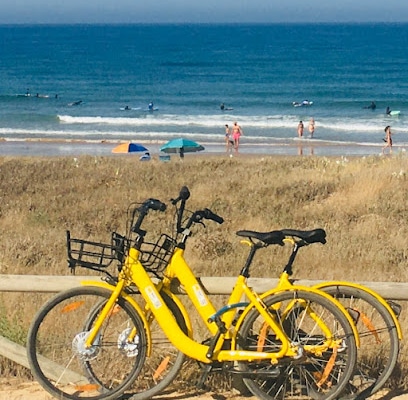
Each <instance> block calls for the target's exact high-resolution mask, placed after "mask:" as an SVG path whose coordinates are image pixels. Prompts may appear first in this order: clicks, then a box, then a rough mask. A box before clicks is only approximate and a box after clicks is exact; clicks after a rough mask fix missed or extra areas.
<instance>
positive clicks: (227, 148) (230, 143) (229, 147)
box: [225, 124, 234, 155]
mask: <svg viewBox="0 0 408 400" xmlns="http://www.w3.org/2000/svg"><path fill="white" fill-rule="evenodd" d="M233 147H234V140H233V139H232V136H231V129H230V127H229V126H228V124H225V151H226V152H227V154H228V153H229V154H231V155H232V149H233Z"/></svg>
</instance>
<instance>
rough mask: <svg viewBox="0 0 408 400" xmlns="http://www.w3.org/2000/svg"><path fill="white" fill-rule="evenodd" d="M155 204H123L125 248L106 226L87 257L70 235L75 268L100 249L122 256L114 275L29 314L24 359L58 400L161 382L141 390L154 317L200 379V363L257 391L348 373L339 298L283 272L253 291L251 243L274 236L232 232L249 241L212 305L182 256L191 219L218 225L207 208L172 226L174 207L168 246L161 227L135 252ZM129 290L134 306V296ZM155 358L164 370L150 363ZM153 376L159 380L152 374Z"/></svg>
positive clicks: (349, 337)
mask: <svg viewBox="0 0 408 400" xmlns="http://www.w3.org/2000/svg"><path fill="white" fill-rule="evenodd" d="M185 193H186V192H185ZM180 197H181V198H180V199H176V200H175V201H174V203H177V201H181V206H180V209H181V210H182V211H184V206H185V201H186V198H185V197H186V194H184V195H183V194H182V192H181V196H180ZM164 209H165V205H164V204H163V203H161V202H160V201H158V200H156V199H148V200H146V201H145V202H144V203H143V204H142V205H141V206H140V207H138V208H137V209H136V213H134V216H136V215H137V218H135V219H136V221H134V220H132V224H131V233H132V234H133V235H134V236H135V238H134V239H132V240H131V243H130V247H129V249H128V250H127V246H126V244H127V243H128V239H126V238H122V237H120V236H118V235H116V236H114V240H113V244H112V245H111V246H110V250H111V253H110V254H109V256H105V251H106V250H109V246H108V245H100V246H101V248H102V250H101V251H100V252H98V257H99V260H98V262H89V261H86V257H87V256H92V255H94V254H95V253H94V252H93V251H88V250H87V245H90V244H92V243H91V242H86V241H80V240H77V239H71V240H70V245H73V244H74V243H77V244H79V248H78V249H77V250H73V249H71V256H72V255H73V254H75V255H76V258H75V257H71V262H72V260H76V261H75V263H77V264H78V265H82V266H85V267H97V266H98V265H99V267H100V266H101V265H103V260H104V259H105V258H108V259H110V260H111V259H112V258H113V257H117V258H118V259H119V260H120V262H122V260H123V257H124V256H125V255H126V258H125V261H124V263H123V266H122V268H121V270H120V273H119V276H118V279H117V281H115V282H111V280H110V282H84V286H81V287H79V288H74V289H71V290H68V291H65V292H62V293H60V294H58V295H56V296H54V297H53V298H52V299H50V300H49V301H48V302H47V303H46V304H45V305H44V306H43V307H42V308H41V309H40V311H39V312H38V313H37V315H36V316H35V318H34V320H33V323H32V325H31V327H30V330H29V334H28V358H29V363H30V367H31V370H32V373H33V375H34V376H35V378H36V379H37V380H38V381H39V382H40V384H41V385H42V386H43V387H44V388H45V389H46V390H47V391H48V392H49V393H51V394H52V395H54V396H55V397H57V398H60V399H77V398H93V399H117V398H118V397H120V395H122V394H123V393H124V392H126V391H127V390H128V389H131V391H132V393H135V396H134V398H137V399H144V398H149V397H151V396H153V395H155V394H158V393H159V392H160V391H162V390H163V389H164V388H165V386H166V385H168V384H169V383H170V382H171V381H170V379H166V380H162V381H161V382H160V383H159V384H158V385H157V386H153V387H146V386H145V385H144V382H143V381H144V375H143V371H144V365H145V362H146V358H149V357H150V356H151V355H152V354H153V353H154V347H155V343H154V341H153V339H152V331H151V329H150V327H151V324H152V322H153V321H154V322H155V323H157V324H158V325H159V326H160V328H161V330H162V331H163V332H164V333H165V335H166V336H167V338H168V339H169V340H170V342H171V343H172V345H173V346H174V347H176V348H177V349H178V350H179V351H180V352H182V353H183V354H185V355H187V356H188V357H190V358H192V359H194V360H197V361H198V362H199V363H200V365H201V366H202V370H203V372H202V377H201V379H200V382H199V383H200V384H201V385H202V384H204V382H205V380H206V378H207V375H208V374H209V373H210V372H224V373H231V374H237V375H239V376H240V377H242V378H243V381H244V383H245V385H246V386H247V387H248V389H249V390H250V391H251V392H252V393H253V394H254V395H255V396H257V397H258V398H260V399H265V400H270V399H286V398H289V399H291V398H293V399H294V398H297V399H299V398H301V399H312V398H313V399H316V398H319V399H329V400H331V399H335V398H337V397H339V396H340V394H341V393H342V392H343V390H344V389H345V387H346V386H347V385H348V384H349V382H350V380H351V378H352V376H353V371H354V367H355V363H356V359H357V344H358V343H357V342H358V333H357V330H356V328H355V326H354V324H353V321H352V319H351V317H350V315H349V314H348V313H347V311H346V310H345V309H344V307H343V306H342V305H341V304H340V303H339V302H338V301H337V300H335V299H333V297H332V296H330V295H328V294H326V293H324V292H322V291H320V290H318V289H315V288H310V287H303V286H296V285H293V284H292V283H291V282H290V281H289V279H288V274H287V272H284V273H282V275H281V279H280V284H279V285H278V287H277V288H275V289H273V290H270V291H268V292H266V293H263V294H261V295H260V294H257V293H255V292H254V291H253V290H252V289H251V288H250V287H248V285H247V279H248V277H249V275H250V268H251V264H252V261H253V258H254V256H255V254H256V252H257V251H259V250H260V249H262V248H266V247H268V246H270V245H283V239H284V234H283V233H282V232H281V231H271V232H266V233H260V232H254V231H239V232H237V234H238V235H239V236H241V237H243V238H245V242H246V243H247V244H248V245H249V254H248V257H247V259H246V261H245V263H244V266H243V267H242V269H241V272H240V274H239V276H238V278H237V281H236V284H235V286H234V288H233V290H232V293H231V295H230V297H229V300H228V301H227V303H226V305H225V306H224V307H222V308H221V309H219V310H216V308H215V307H214V305H213V304H212V303H211V301H210V299H209V297H208V296H207V294H206V293H205V291H204V289H203V287H202V286H201V284H200V283H199V281H198V280H197V278H196V277H195V276H194V274H193V272H192V271H191V269H190V268H189V266H188V265H187V263H186V262H185V260H184V257H183V255H184V249H185V244H186V241H187V238H188V237H189V236H190V234H191V227H192V225H193V224H196V223H201V222H202V221H203V220H213V221H215V222H218V223H221V222H222V218H221V217H219V216H218V215H216V214H214V213H213V212H212V211H211V210H209V209H204V210H198V211H195V212H194V213H192V214H191V216H190V217H189V218H188V221H187V223H186V224H185V226H183V227H182V226H181V218H182V215H183V213H182V212H179V214H178V215H179V218H178V223H177V226H178V228H179V229H178V233H179V234H180V235H181V240H180V241H178V242H177V243H175V242H174V240H173V239H172V238H171V237H169V236H167V235H162V236H161V237H160V239H159V240H158V241H157V242H156V243H154V244H153V245H149V248H148V250H146V249H145V248H144V244H145V243H144V237H145V234H146V231H144V230H143V229H141V225H142V223H143V220H144V218H145V217H146V215H147V214H148V212H149V211H150V210H158V211H164ZM130 236H131V235H128V236H127V238H129V237H130ZM315 239H316V238H315ZM93 245H98V244H95V243H93ZM124 248H125V249H126V251H124ZM108 253H109V251H108ZM152 273H153V275H154V277H156V278H159V281H158V282H157V281H155V280H154V279H152V276H151V274H152ZM174 279H178V280H179V282H180V283H181V285H182V286H183V287H184V289H185V291H186V294H187V296H188V298H189V299H190V300H191V303H192V305H193V306H194V308H195V309H196V310H197V313H198V314H199V316H200V317H201V319H202V320H203V322H204V324H205V326H206V328H207V330H208V335H209V336H208V339H206V340H205V341H204V342H201V343H200V342H198V341H197V340H195V339H194V329H193V328H194V327H193V324H192V322H191V319H190V317H189V313H188V312H187V309H186V308H185V307H184V305H183V303H182V302H181V300H180V299H179V298H178V297H177V295H175V294H173V293H172V292H171V282H172V281H173V280H174ZM135 290H137V291H138V292H139V293H140V295H141V296H142V297H143V299H144V302H145V304H144V305H139V304H138V303H137V302H136V301H135V299H134V297H133V296H132V294H133V293H134V292H135ZM243 299H245V300H243ZM174 310H177V311H176V312H174ZM167 361H169V360H167ZM160 367H161V368H162V369H166V368H167V366H166V365H162V363H160ZM170 370H171V368H170ZM174 370H176V368H174ZM156 373H157V378H158V379H159V375H160V371H155V372H154V374H156ZM168 376H171V377H172V378H174V376H172V375H168ZM151 377H152V374H151V373H150V374H149V379H151ZM153 380H154V379H153ZM163 382H164V383H163ZM138 385H140V386H139V388H138V390H136V391H135V388H137V387H138Z"/></svg>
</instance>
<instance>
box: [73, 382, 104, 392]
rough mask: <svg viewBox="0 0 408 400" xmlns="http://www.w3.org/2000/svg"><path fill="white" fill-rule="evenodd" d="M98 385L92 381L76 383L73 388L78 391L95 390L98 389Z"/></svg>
mask: <svg viewBox="0 0 408 400" xmlns="http://www.w3.org/2000/svg"><path fill="white" fill-rule="evenodd" d="M98 389H99V385H96V384H94V383H88V384H86V385H78V386H75V390H77V391H78V392H95V391H98Z"/></svg>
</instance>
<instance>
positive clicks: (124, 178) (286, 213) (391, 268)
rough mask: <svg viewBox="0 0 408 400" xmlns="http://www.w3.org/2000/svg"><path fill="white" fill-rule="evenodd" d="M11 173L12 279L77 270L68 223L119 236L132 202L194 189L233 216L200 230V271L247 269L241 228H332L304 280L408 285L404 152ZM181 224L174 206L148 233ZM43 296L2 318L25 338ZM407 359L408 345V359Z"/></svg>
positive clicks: (39, 161)
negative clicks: (70, 257) (70, 265)
mask: <svg viewBox="0 0 408 400" xmlns="http://www.w3.org/2000/svg"><path fill="white" fill-rule="evenodd" d="M0 174H1V177H2V178H1V180H0V227H1V229H0V271H1V273H2V274H41V275H48V274H62V275H65V274H67V273H68V271H67V267H66V265H67V263H66V248H65V231H66V230H67V229H69V230H71V232H72V235H73V236H75V237H79V238H82V239H89V240H97V241H103V242H108V241H109V239H110V234H111V232H112V231H118V232H119V233H122V234H123V233H125V232H126V219H127V208H128V206H129V204H130V203H132V202H141V201H143V200H145V199H146V198H149V197H154V198H158V199H160V200H162V201H164V202H166V203H167V204H170V203H169V199H171V198H174V197H176V196H177V194H178V191H179V189H180V188H181V187H182V186H183V185H187V186H188V187H189V188H190V191H191V198H190V200H189V201H188V209H189V210H195V209H198V208H204V207H208V208H210V209H212V210H213V211H214V212H216V213H218V214H219V215H221V216H222V217H223V218H224V219H225V222H224V224H222V225H220V226H219V225H217V224H215V223H213V222H207V223H206V229H203V228H200V227H197V229H196V231H195V233H194V235H193V237H192V238H191V240H190V241H189V245H188V247H187V251H186V258H187V260H188V262H189V263H190V264H191V265H192V267H193V269H194V271H195V272H196V273H197V275H198V276H200V275H201V276H235V275H237V274H238V273H239V270H240V268H241V266H242V265H243V260H244V259H245V257H246V254H247V251H248V250H247V247H246V246H243V245H241V244H240V243H239V241H240V239H239V238H238V237H237V236H236V235H235V232H236V231H238V230H240V229H251V230H259V231H269V230H274V229H280V228H297V229H313V228H324V229H326V231H327V234H328V236H327V239H328V243H327V244H326V245H324V246H323V245H320V244H316V245H313V246H309V247H307V248H304V249H302V250H301V251H300V253H299V256H298V259H297V260H296V262H295V266H294V276H295V277H298V278H308V279H347V280H354V281H357V282H359V281H397V282H404V281H407V280H408V270H407V268H406V266H407V264H408V250H407V240H406V238H407V237H408V207H407V205H408V202H407V193H408V179H407V158H406V157H404V156H397V157H386V158H385V157H370V158H353V159H346V158H326V157H308V158H303V157H261V156H254V157H244V156H243V157H234V158H232V159H230V158H224V157H221V156H204V157H203V156H190V155H187V156H186V157H185V159H184V162H179V161H178V160H172V161H171V162H170V163H161V162H158V161H157V160H156V161H151V162H148V163H140V162H138V161H137V158H136V159H135V158H132V157H88V156H84V157H79V158H71V157H58V158H53V157H50V158H13V157H3V158H0ZM173 221H174V212H173V210H172V207H171V206H170V205H169V208H168V210H167V212H166V213H165V214H163V215H162V214H160V215H159V214H158V213H154V214H153V213H152V214H151V217H150V218H148V219H147V220H146V229H147V230H148V232H149V237H148V239H149V240H150V239H152V240H154V238H155V237H157V235H158V233H159V232H161V231H165V232H166V233H172V232H173ZM288 251H289V249H288V248H287V247H285V248H281V247H278V246H275V247H273V248H268V249H266V250H263V251H260V252H259V254H257V256H256V258H255V262H254V266H253V269H252V276H254V277H255V276H258V277H262V276H265V277H277V276H278V274H279V273H280V271H281V270H282V268H283V266H284V265H285V263H286V261H287V258H288V254H289V253H288ZM81 272H83V273H85V274H86V273H88V271H79V273H81ZM43 301H44V296H42V295H35V294H24V295H18V294H16V295H10V294H8V295H3V296H2V300H1V301H0V306H1V311H2V318H3V319H4V318H5V319H6V320H8V321H9V324H10V325H11V326H17V327H18V329H17V331H18V330H20V332H17V333H13V335H14V336H17V337H20V338H21V337H24V335H25V334H26V331H27V328H28V325H29V322H30V316H32V315H33V313H34V312H35V310H36V309H38V307H40V305H41V303H42V302H43ZM2 304H3V306H2ZM220 304H222V302H220ZM18 309H20V310H21V309H22V310H24V313H23V314H24V315H22V314H21V313H20V315H18V312H17V311H16V310H18ZM403 312H404V311H403ZM402 318H403V320H404V321H405V317H404V316H403V317H402ZM405 326H407V324H406V321H405V323H404V330H406V329H405ZM404 333H405V334H407V333H408V332H404ZM3 334H7V333H6V332H4V331H3ZM407 357H408V353H406V348H405V347H403V348H402V352H401V360H403V361H404V362H405V365H406V361H407ZM7 363H8V362H4V363H3V366H2V369H3V371H7V370H8V369H9V368H8V367H6V365H8V364H7ZM399 368H400V373H398V372H397V371H396V374H395V379H394V382H398V385H400V387H408V384H407V383H406V379H405V378H403V377H404V376H407V375H408V374H407V372H408V371H407V369H406V367H404V363H401V364H400V367H399Z"/></svg>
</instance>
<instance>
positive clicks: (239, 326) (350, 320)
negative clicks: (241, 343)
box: [232, 285, 360, 349]
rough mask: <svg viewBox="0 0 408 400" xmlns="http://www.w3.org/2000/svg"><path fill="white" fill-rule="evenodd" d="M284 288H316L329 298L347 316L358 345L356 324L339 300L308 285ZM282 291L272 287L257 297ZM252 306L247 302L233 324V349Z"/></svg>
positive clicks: (307, 290) (307, 289)
mask: <svg viewBox="0 0 408 400" xmlns="http://www.w3.org/2000/svg"><path fill="white" fill-rule="evenodd" d="M285 290H303V291H305V292H312V293H316V290H317V291H318V294H319V295H321V296H323V297H325V298H326V299H327V300H329V301H331V302H332V303H334V305H335V306H336V307H338V308H339V309H340V310H341V311H342V313H343V314H344V315H345V316H346V318H347V320H348V321H349V324H350V326H351V329H352V331H353V335H354V338H355V340H356V346H357V348H358V347H360V336H359V334H358V330H357V328H356V326H355V324H354V322H353V320H352V318H351V316H350V314H349V313H348V312H347V310H346V309H345V308H344V306H343V305H342V304H341V303H340V302H339V301H337V300H336V299H335V298H333V297H332V296H330V295H329V294H327V293H325V292H323V291H321V290H320V289H317V288H310V287H309V286H300V285H294V286H291V288H290V289H285ZM282 291H283V290H282V289H279V288H274V289H271V290H269V291H267V292H265V293H262V294H261V295H260V296H259V297H260V298H261V299H264V298H265V297H268V296H271V295H274V294H277V293H281V292H282ZM333 300H334V301H333ZM253 308H254V306H253V305H252V304H249V305H248V307H246V308H245V309H244V310H243V312H242V313H241V315H240V316H239V318H238V321H237V323H236V326H235V333H234V337H233V340H232V346H234V349H235V347H236V341H237V338H236V333H237V332H238V331H239V330H240V328H241V325H242V323H243V321H244V319H245V317H246V316H247V315H248V313H249V312H250V311H251V310H253Z"/></svg>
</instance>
